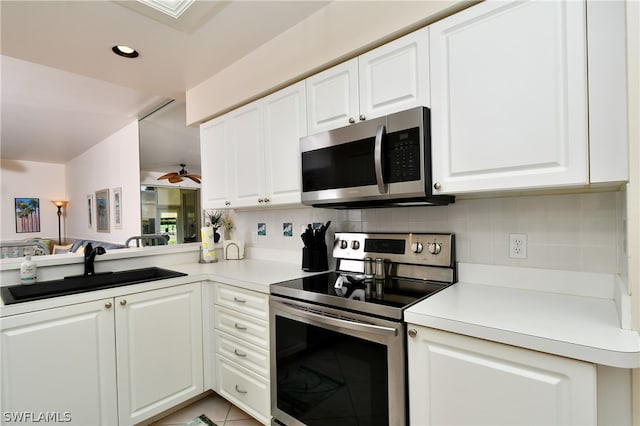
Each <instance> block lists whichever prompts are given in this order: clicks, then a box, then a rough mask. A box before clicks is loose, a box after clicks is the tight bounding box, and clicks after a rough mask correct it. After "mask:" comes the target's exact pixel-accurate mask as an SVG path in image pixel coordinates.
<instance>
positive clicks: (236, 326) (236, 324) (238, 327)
mask: <svg viewBox="0 0 640 426" xmlns="http://www.w3.org/2000/svg"><path fill="white" fill-rule="evenodd" d="M233 326H234V327H235V328H237V329H238V330H246V329H247V327H245V326H244V325H240V324H238V323H235V324H233Z"/></svg>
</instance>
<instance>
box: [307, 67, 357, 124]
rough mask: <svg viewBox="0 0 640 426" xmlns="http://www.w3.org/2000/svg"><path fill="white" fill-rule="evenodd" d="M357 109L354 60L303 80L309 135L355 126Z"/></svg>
mask: <svg viewBox="0 0 640 426" xmlns="http://www.w3.org/2000/svg"><path fill="white" fill-rule="evenodd" d="M358 109H359V108H358V60H357V59H352V60H350V61H347V62H344V63H342V64H340V65H336V66H335V67H333V68H330V69H328V70H326V71H324V72H321V73H319V74H315V75H313V76H311V77H309V78H307V117H308V121H307V125H308V128H309V134H313V133H318V132H322V131H324V130H330V129H335V128H338V127H342V126H346V125H348V124H349V123H355V122H356V119H357V117H358Z"/></svg>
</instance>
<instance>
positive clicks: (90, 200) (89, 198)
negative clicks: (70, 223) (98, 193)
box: [87, 194, 93, 229]
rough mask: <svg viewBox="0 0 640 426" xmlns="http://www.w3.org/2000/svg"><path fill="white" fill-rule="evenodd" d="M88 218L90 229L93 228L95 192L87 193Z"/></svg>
mask: <svg viewBox="0 0 640 426" xmlns="http://www.w3.org/2000/svg"><path fill="white" fill-rule="evenodd" d="M87 219H89V229H93V194H87Z"/></svg>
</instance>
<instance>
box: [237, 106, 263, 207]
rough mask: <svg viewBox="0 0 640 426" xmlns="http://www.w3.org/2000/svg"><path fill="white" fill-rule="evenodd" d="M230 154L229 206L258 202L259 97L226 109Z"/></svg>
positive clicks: (260, 188)
mask: <svg viewBox="0 0 640 426" xmlns="http://www.w3.org/2000/svg"><path fill="white" fill-rule="evenodd" d="M229 123H230V125H231V140H232V141H233V143H232V146H233V155H232V157H231V158H232V162H231V175H232V179H231V181H232V184H233V185H234V187H233V191H232V192H233V196H234V197H233V199H232V200H231V206H232V207H248V206H255V205H258V204H261V203H262V201H260V200H263V199H264V196H263V194H264V192H265V191H264V136H263V133H262V100H259V101H256V102H252V103H250V104H248V105H245V106H243V107H241V108H238V109H237V110H234V111H232V112H231V113H229Z"/></svg>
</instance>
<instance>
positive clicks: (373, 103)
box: [358, 27, 429, 120]
mask: <svg viewBox="0 0 640 426" xmlns="http://www.w3.org/2000/svg"><path fill="white" fill-rule="evenodd" d="M358 68H359V79H358V81H359V86H358V87H359V90H360V115H363V116H364V118H366V119H367V120H369V119H372V118H376V117H381V116H384V115H387V114H391V113H394V112H398V111H402V110H405V109H409V108H413V107H417V106H429V27H425V28H422V29H420V30H418V31H415V32H413V33H411V34H408V35H406V36H404V37H401V38H399V39H397V40H394V41H392V42H390V43H387V44H385V45H383V46H381V47H379V48H377V49H374V50H371V51H369V52H367V53H365V54H363V55H361V56H360V57H359V58H358Z"/></svg>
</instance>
